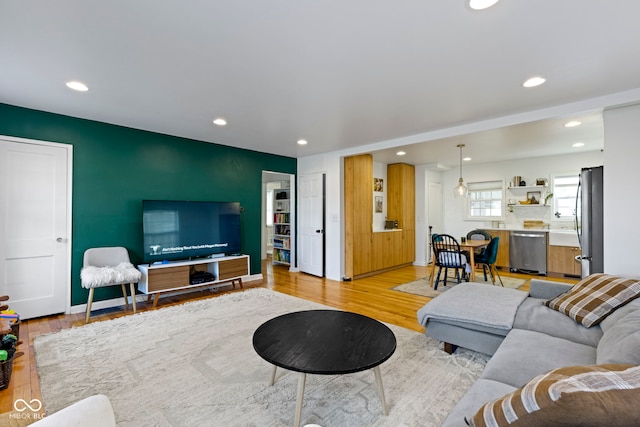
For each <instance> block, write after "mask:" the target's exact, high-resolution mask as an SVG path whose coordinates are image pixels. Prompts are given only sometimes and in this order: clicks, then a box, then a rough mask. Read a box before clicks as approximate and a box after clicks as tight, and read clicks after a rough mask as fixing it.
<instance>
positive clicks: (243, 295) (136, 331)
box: [34, 288, 488, 427]
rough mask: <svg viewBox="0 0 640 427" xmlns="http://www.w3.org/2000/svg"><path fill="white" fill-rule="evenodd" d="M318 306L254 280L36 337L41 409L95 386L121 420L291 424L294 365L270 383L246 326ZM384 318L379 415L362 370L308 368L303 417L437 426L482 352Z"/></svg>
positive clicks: (329, 422) (371, 383)
mask: <svg viewBox="0 0 640 427" xmlns="http://www.w3.org/2000/svg"><path fill="white" fill-rule="evenodd" d="M318 308H320V309H322V308H324V309H326V308H327V307H325V306H322V305H319V304H315V303H312V302H309V301H306V300H302V299H299V298H294V297H291V296H288V295H284V294H280V293H277V292H273V291H270V290H267V289H263V288H256V289H249V290H246V291H243V292H234V293H231V294H225V295H222V296H219V297H216V298H211V299H207V300H199V301H194V302H189V303H186V304H183V305H180V306H173V307H167V308H162V309H159V310H155V311H148V312H143V313H138V314H135V315H131V316H125V317H121V318H117V319H113V320H109V321H105V322H96V323H91V324H89V325H85V326H82V327H77V328H72V329H67V330H63V331H60V332H57V333H53V334H48V335H44V336H40V337H37V338H36V339H35V342H34V347H35V352H36V362H37V370H38V375H39V377H40V384H41V388H42V396H43V400H44V405H45V409H46V411H47V413H51V412H55V411H58V410H60V409H62V408H63V407H65V406H67V405H69V404H71V403H73V402H75V401H77V400H79V399H82V398H84V397H87V396H90V395H93V394H96V393H103V394H106V395H107V396H109V398H110V399H111V402H112V405H113V408H114V411H115V413H116V420H117V423H118V425H119V426H136V427H138V426H195V425H203V426H204V425H207V426H261V427H262V426H289V425H291V424H292V423H293V418H294V412H295V401H296V387H297V381H298V374H297V373H295V372H288V371H285V370H282V369H279V370H278V376H277V379H276V383H275V385H273V386H269V385H268V381H269V378H270V374H271V369H272V366H271V365H270V364H269V363H267V362H266V361H264V360H263V359H261V358H260V357H259V356H258V355H257V354H256V353H255V351H254V350H253V345H252V337H253V332H254V331H255V329H256V328H257V327H258V326H260V325H261V324H262V323H263V322H265V321H267V320H269V319H271V318H273V317H275V316H278V315H280V314H284V313H288V312H293V311H299V310H308V309H318ZM390 327H391V329H392V330H393V332H394V333H395V335H396V338H397V341H398V346H397V350H396V352H395V353H394V355H393V356H392V357H391V358H390V359H389V360H388V361H387V362H385V363H384V364H382V365H381V367H380V368H381V372H382V379H383V383H384V389H385V394H386V400H387V404H388V406H389V415H388V416H384V415H383V414H382V412H381V408H380V400H379V398H378V394H377V391H376V387H375V378H374V374H373V372H372V371H365V372H360V373H357V374H350V375H340V376H320V375H308V376H307V384H306V389H305V394H304V406H303V410H302V424H303V425H304V424H311V423H316V424H320V425H322V426H324V427H329V426H418V425H419V426H438V425H440V424H441V423H442V421H443V420H444V418H445V417H446V415H447V414H448V412H449V411H450V410H451V409H452V408H453V406H454V405H455V403H456V402H457V401H458V400H459V399H460V398H461V397H462V395H463V394H464V393H465V391H466V390H467V389H468V388H469V387H470V386H471V384H473V382H474V381H475V380H476V379H477V378H478V377H479V376H480V374H481V372H482V370H483V369H484V365H485V364H486V362H487V359H488V357H487V356H485V355H482V354H480V353H475V352H472V351H469V350H465V349H458V350H457V351H456V353H455V354H454V355H451V356H450V355H448V354H446V353H445V352H444V351H442V350H441V349H440V347H441V345H440V343H439V342H437V341H435V340H432V339H430V338H428V337H426V336H425V335H424V334H421V333H418V332H414V331H410V330H407V329H403V328H400V327H396V326H390Z"/></svg>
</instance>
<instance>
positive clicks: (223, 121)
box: [213, 117, 227, 126]
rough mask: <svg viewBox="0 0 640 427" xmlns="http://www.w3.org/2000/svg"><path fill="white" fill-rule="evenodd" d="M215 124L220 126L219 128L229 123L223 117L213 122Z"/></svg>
mask: <svg viewBox="0 0 640 427" xmlns="http://www.w3.org/2000/svg"><path fill="white" fill-rule="evenodd" d="M213 124H214V125H218V126H224V125H226V124H227V121H226V120H225V119H223V118H222V117H218V118H217V119H214V120H213Z"/></svg>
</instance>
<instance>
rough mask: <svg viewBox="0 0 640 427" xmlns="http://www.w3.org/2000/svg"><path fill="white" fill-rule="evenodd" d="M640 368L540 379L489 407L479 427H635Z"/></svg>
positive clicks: (592, 369)
mask: <svg viewBox="0 0 640 427" xmlns="http://www.w3.org/2000/svg"><path fill="white" fill-rule="evenodd" d="M639 399H640V366H637V365H594V366H570V367H565V368H559V369H555V370H553V371H551V372H549V373H546V374H543V375H539V376H537V377H536V378H534V379H532V380H531V381H530V382H529V383H528V384H526V385H525V386H523V387H522V388H520V389H518V390H516V391H514V392H512V393H509V394H508V395H506V396H504V397H501V398H500V399H496V400H494V401H491V402H488V403H486V404H485V405H484V406H483V407H482V408H480V410H479V411H478V412H477V413H476V415H475V416H474V417H473V420H471V422H470V423H469V424H471V425H473V426H474V427H500V426H509V427H525V426H532V427H534V426H535V427H537V426H587V425H588V426H596V425H603V426H605V425H606V426H633V425H638V424H637V423H638V421H639V420H640V405H638V401H640V400H639Z"/></svg>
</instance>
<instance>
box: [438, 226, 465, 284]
mask: <svg viewBox="0 0 640 427" xmlns="http://www.w3.org/2000/svg"><path fill="white" fill-rule="evenodd" d="M432 239H433V241H432V245H433V250H434V254H435V257H434V263H435V265H436V267H438V275H437V276H436V280H435V283H434V286H433V289H434V290H436V289H438V283H439V282H440V274H441V273H442V269H443V268H444V282H445V285H446V281H447V278H448V276H449V269H450V268H452V269H454V270H455V272H456V280H457V283H460V282H461V281H462V279H465V280H468V278H467V275H466V272H467V267H468V264H467V256H466V255H465V254H464V253H463V252H462V251H461V250H460V244H459V243H458V241H457V240H456V239H455V237H453V236H450V235H449V234H436V235H434V236H433V237H432ZM461 273H462V274H461Z"/></svg>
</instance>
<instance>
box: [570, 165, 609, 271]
mask: <svg viewBox="0 0 640 427" xmlns="http://www.w3.org/2000/svg"><path fill="white" fill-rule="evenodd" d="M603 201H604V199H603V174H602V166H598V167H593V168H583V169H582V170H581V172H580V181H579V183H578V195H577V197H576V230H577V232H578V241H579V242H580V255H578V256H576V261H579V262H580V263H581V265H582V277H586V276H588V275H589V274H592V273H603V272H604V262H603V258H604V236H603V234H604V233H603V229H604V224H603Z"/></svg>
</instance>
